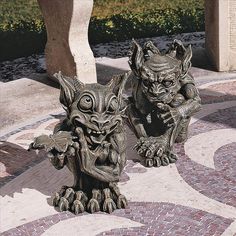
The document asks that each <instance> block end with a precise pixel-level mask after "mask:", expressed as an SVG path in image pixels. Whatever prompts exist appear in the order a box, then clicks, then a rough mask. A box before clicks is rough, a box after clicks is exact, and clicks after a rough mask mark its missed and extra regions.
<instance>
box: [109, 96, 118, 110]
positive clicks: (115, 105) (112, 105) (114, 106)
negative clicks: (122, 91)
mask: <svg viewBox="0 0 236 236" xmlns="http://www.w3.org/2000/svg"><path fill="white" fill-rule="evenodd" d="M118 108H119V105H118V101H117V98H116V97H113V98H112V99H111V100H110V102H109V105H108V109H107V111H108V112H110V113H114V112H115V111H117V110H118Z"/></svg>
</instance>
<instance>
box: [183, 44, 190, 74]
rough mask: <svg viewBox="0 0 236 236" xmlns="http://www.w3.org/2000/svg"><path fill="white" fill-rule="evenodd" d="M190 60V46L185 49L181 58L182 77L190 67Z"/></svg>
mask: <svg viewBox="0 0 236 236" xmlns="http://www.w3.org/2000/svg"><path fill="white" fill-rule="evenodd" d="M191 58H192V48H191V45H189V46H188V47H187V49H186V50H185V52H184V55H183V58H182V63H181V67H182V76H184V75H186V74H187V73H188V70H189V68H190V67H191Z"/></svg>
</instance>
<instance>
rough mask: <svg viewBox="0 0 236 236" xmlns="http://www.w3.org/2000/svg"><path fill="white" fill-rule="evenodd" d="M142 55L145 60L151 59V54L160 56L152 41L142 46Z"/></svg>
mask: <svg viewBox="0 0 236 236" xmlns="http://www.w3.org/2000/svg"><path fill="white" fill-rule="evenodd" d="M143 53H144V57H145V59H147V58H149V57H151V56H152V55H153V54H160V51H159V49H158V48H157V47H156V46H155V45H154V44H153V42H152V41H147V42H146V43H145V44H144V45H143Z"/></svg>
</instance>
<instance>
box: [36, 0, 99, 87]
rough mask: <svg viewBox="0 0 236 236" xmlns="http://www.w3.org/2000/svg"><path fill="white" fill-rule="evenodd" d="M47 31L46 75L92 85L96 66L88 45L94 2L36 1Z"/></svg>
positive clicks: (89, 0) (69, 0)
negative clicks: (63, 77)
mask: <svg viewBox="0 0 236 236" xmlns="http://www.w3.org/2000/svg"><path fill="white" fill-rule="evenodd" d="M38 3H39V5H40V8H41V10H42V13H43V17H44V21H45V24H46V28H47V38H48V41H47V45H46V49H45V52H46V64H47V72H48V74H49V76H52V75H53V74H54V73H56V72H58V71H62V73H63V74H64V75H67V76H70V77H73V76H77V77H78V78H79V80H80V81H82V82H84V83H95V82H96V81H97V77H96V67H95V59H94V57H93V53H92V51H91V48H90V46H89V43H88V25H89V20H90V16H91V11H92V7H93V0H67V1H61V0H50V1H48V0H38Z"/></svg>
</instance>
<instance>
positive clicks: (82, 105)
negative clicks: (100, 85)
mask: <svg viewBox="0 0 236 236" xmlns="http://www.w3.org/2000/svg"><path fill="white" fill-rule="evenodd" d="M78 108H79V109H81V110H83V111H91V110H92V108H93V99H92V98H91V97H90V96H89V95H84V96H82V97H81V98H80V100H79V102H78Z"/></svg>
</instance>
